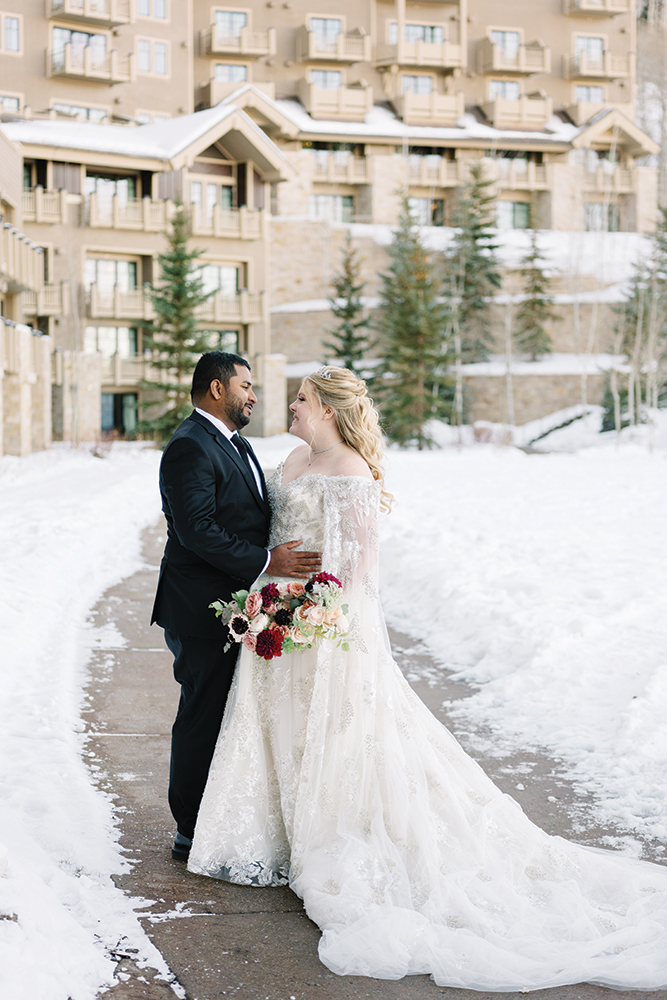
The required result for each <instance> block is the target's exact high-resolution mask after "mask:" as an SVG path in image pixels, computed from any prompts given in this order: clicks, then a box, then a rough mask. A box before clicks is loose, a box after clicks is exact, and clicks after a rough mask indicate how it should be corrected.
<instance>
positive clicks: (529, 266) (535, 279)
mask: <svg viewBox="0 0 667 1000" xmlns="http://www.w3.org/2000/svg"><path fill="white" fill-rule="evenodd" d="M530 222H531V229H530V245H529V247H528V250H527V252H526V254H525V256H524V257H523V259H522V261H521V263H522V265H523V266H522V273H523V277H524V295H525V298H524V299H523V301H522V302H521V303H520V304H519V307H518V309H517V312H516V334H515V340H516V345H517V347H518V348H519V350H520V351H523V352H524V353H525V354H528V355H530V359H531V361H537V359H538V358H539V357H540V356H541V355H543V354H550V353H551V337H550V336H549V333H548V331H547V323H549V322H554V320H556V319H559V317H558V315H557V313H556V310H555V308H554V300H553V298H552V297H551V296H550V295H549V278H548V277H547V275H546V269H545V264H546V258H545V257H544V255H543V253H542V250H541V248H540V244H539V237H538V231H537V229H536V228H535V225H534V222H535V207H534V206H532V205H531V212H530Z"/></svg>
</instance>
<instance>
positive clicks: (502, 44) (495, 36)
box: [491, 31, 521, 62]
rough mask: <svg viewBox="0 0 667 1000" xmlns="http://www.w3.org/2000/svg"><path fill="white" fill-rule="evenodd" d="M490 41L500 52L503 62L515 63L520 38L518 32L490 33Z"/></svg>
mask: <svg viewBox="0 0 667 1000" xmlns="http://www.w3.org/2000/svg"><path fill="white" fill-rule="evenodd" d="M491 41H492V42H493V44H494V45H497V46H498V48H499V49H500V51H501V52H502V57H503V60H504V61H506V62H515V61H516V58H517V56H518V54H519V45H520V43H521V38H520V36H519V32H518V31H492V32H491Z"/></svg>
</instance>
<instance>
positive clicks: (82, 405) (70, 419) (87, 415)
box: [52, 351, 102, 444]
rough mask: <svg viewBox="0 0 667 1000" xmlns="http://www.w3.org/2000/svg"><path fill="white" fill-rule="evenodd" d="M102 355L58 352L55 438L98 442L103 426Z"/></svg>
mask: <svg viewBox="0 0 667 1000" xmlns="http://www.w3.org/2000/svg"><path fill="white" fill-rule="evenodd" d="M100 360H101V355H99V354H84V353H83V352H82V351H56V353H55V355H54V362H55V363H54V380H53V410H52V419H53V437H54V439H55V440H56V441H70V442H71V443H72V444H79V443H80V442H81V441H98V440H99V438H100V435H101V430H100V428H101V425H102V395H101V393H102V375H101V368H100Z"/></svg>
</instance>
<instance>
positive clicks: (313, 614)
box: [306, 604, 327, 627]
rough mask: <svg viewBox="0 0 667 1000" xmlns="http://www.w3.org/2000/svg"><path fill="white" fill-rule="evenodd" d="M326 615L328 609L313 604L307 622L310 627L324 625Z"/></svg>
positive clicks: (309, 609)
mask: <svg viewBox="0 0 667 1000" xmlns="http://www.w3.org/2000/svg"><path fill="white" fill-rule="evenodd" d="M326 613H327V612H326V608H322V607H320V605H319V604H313V606H312V607H311V608H308V615H307V618H306V621H307V622H308V623H309V624H310V625H314V626H315V627H317V626H318V625H322V624H323V623H324V619H325V617H326Z"/></svg>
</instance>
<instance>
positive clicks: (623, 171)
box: [584, 164, 637, 194]
mask: <svg viewBox="0 0 667 1000" xmlns="http://www.w3.org/2000/svg"><path fill="white" fill-rule="evenodd" d="M584 189H585V190H586V191H589V192H590V191H594V192H596V193H598V194H634V192H635V191H636V190H637V175H636V173H635V171H634V170H633V168H632V167H619V166H618V165H616V164H607V165H606V166H599V167H598V168H597V169H596V170H587V171H586V173H585V175H584Z"/></svg>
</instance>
